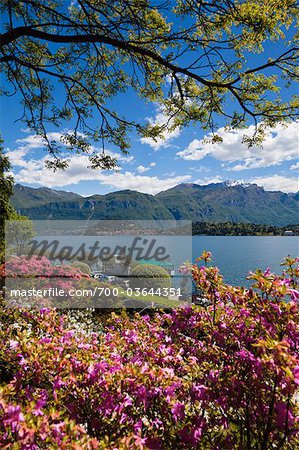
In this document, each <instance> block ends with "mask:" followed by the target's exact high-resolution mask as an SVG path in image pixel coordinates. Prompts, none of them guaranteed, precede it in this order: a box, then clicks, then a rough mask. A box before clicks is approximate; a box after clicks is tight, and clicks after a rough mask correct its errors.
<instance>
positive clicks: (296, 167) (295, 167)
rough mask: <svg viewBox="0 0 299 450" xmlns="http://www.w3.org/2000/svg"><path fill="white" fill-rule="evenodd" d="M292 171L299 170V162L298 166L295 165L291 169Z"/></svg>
mask: <svg viewBox="0 0 299 450" xmlns="http://www.w3.org/2000/svg"><path fill="white" fill-rule="evenodd" d="M290 169H291V170H297V169H299V162H297V163H296V164H293V165H292V166H291V167H290Z"/></svg>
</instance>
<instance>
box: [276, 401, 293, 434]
mask: <svg viewBox="0 0 299 450" xmlns="http://www.w3.org/2000/svg"><path fill="white" fill-rule="evenodd" d="M276 414H277V417H276V423H277V426H278V428H279V429H280V430H284V428H285V426H286V421H287V422H288V426H289V427H292V426H293V425H294V422H295V420H294V416H293V414H292V413H291V411H290V410H289V409H288V408H287V405H286V403H283V402H277V403H276Z"/></svg>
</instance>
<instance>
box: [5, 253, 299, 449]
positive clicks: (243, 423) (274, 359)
mask: <svg viewBox="0 0 299 450" xmlns="http://www.w3.org/2000/svg"><path fill="white" fill-rule="evenodd" d="M210 256H211V255H210V254H208V253H205V254H203V256H202V257H201V258H200V259H199V260H198V261H197V264H196V265H194V266H193V267H192V268H190V270H192V273H193V277H194V280H195V283H197V284H198V286H199V291H200V292H201V293H202V294H203V295H204V297H205V298H207V299H208V300H209V306H207V307H206V308H204V307H200V306H191V305H190V306H187V307H182V308H178V309H176V310H172V311H170V312H163V311H161V312H156V313H154V314H153V315H152V316H151V317H150V316H147V315H143V316H141V315H138V314H136V315H135V317H134V318H133V319H132V318H130V317H128V316H127V315H126V313H125V312H124V313H123V314H121V315H115V314H114V315H112V316H111V320H110V323H109V324H108V325H107V326H106V329H105V332H104V333H103V332H102V333H95V332H94V333H89V334H82V333H78V332H77V330H76V329H73V328H72V327H71V326H70V325H69V323H67V321H66V320H65V318H64V316H63V315H61V314H60V313H58V312H57V311H55V310H50V309H43V310H41V311H40V312H39V313H37V312H34V311H25V310H24V311H16V310H6V311H5V310H2V311H0V321H1V329H0V339H1V342H2V345H1V348H0V375H1V386H2V387H1V397H0V447H1V448H13V445H14V446H15V448H20V449H27V448H30V449H52V448H53V449H60V448H65V449H72V448H74V449H81V448H83V449H93V448H99V449H111V450H112V449H157V450H158V449H161V450H163V449H166V450H169V449H174V450H175V449H199V450H207V449H210V450H224V449H236V450H237V449H238V450H243V449H244V450H247V449H258V450H267V449H290V450H291V449H292V450H293V449H295V448H297V446H298V444H299V441H298V431H299V419H298V417H299V408H298V387H299V358H298V346H299V314H298V299H297V295H298V275H299V272H298V268H297V267H295V264H296V262H298V261H296V260H291V259H290V258H289V259H287V260H286V263H285V264H286V268H285V272H284V273H283V275H282V276H276V275H274V274H272V273H271V272H270V271H269V270H268V271H266V272H264V273H262V272H259V271H257V272H256V273H255V274H251V275H250V277H251V278H252V279H253V287H252V288H250V289H246V288H244V287H232V286H228V285H225V284H224V283H223V280H222V277H221V275H220V274H219V271H218V269H217V268H215V267H212V266H209V259H210ZM202 260H203V261H204V263H205V264H204V265H201V261H202Z"/></svg>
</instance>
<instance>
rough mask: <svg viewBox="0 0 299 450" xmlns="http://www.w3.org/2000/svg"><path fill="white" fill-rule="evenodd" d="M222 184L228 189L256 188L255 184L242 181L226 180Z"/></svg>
mask: <svg viewBox="0 0 299 450" xmlns="http://www.w3.org/2000/svg"><path fill="white" fill-rule="evenodd" d="M222 184H223V185H224V186H227V187H235V186H241V187H243V188H248V187H250V186H256V185H255V184H253V183H245V181H241V180H226V181H224V182H223V183H222Z"/></svg>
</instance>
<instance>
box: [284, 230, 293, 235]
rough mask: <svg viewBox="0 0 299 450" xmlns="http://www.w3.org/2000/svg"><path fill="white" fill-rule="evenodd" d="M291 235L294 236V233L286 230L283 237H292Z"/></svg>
mask: <svg viewBox="0 0 299 450" xmlns="http://www.w3.org/2000/svg"><path fill="white" fill-rule="evenodd" d="M293 234H294V232H293V231H292V230H286V231H285V232H284V235H285V236H293Z"/></svg>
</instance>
